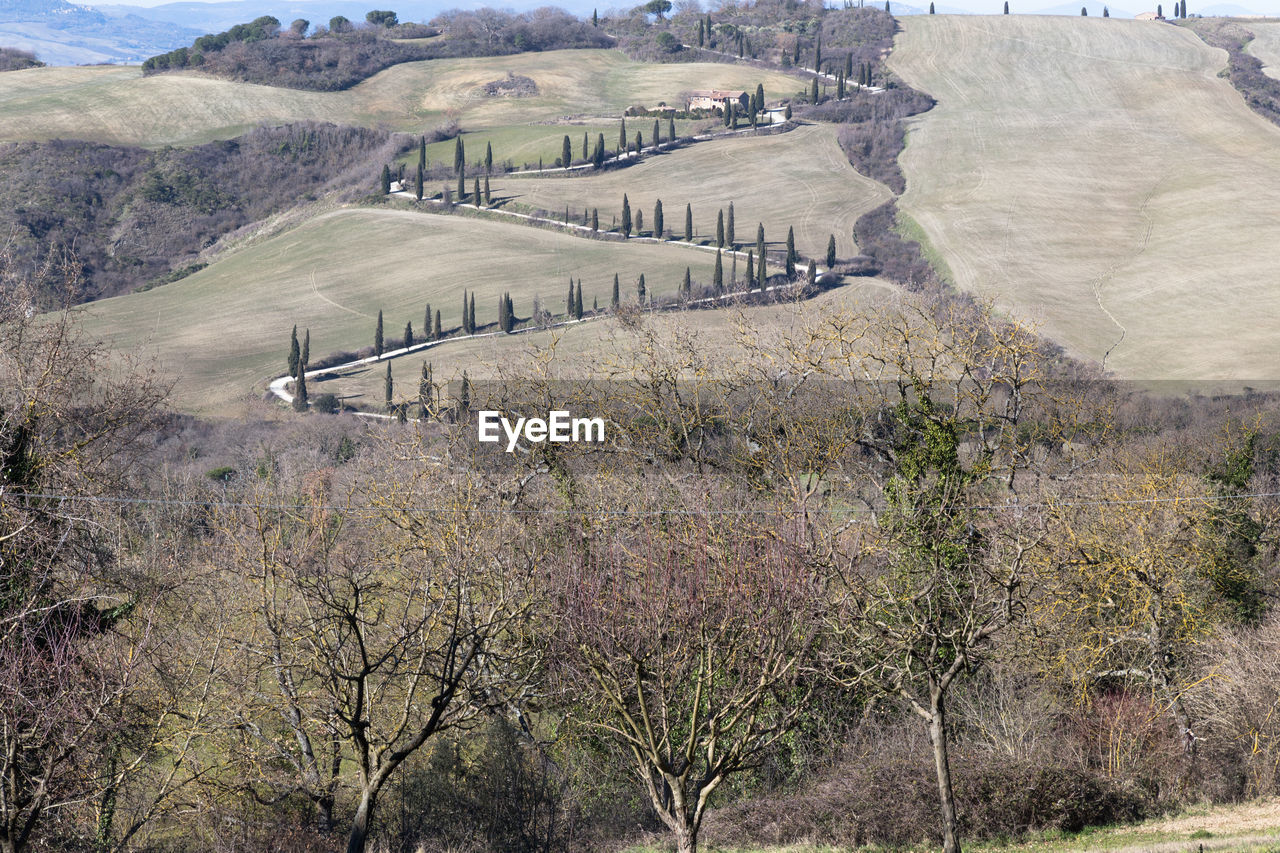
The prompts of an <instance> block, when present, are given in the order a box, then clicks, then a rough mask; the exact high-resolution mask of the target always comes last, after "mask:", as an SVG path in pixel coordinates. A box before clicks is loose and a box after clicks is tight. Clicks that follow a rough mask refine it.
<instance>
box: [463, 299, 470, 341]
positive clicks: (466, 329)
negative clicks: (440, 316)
mask: <svg viewBox="0 0 1280 853" xmlns="http://www.w3.org/2000/svg"><path fill="white" fill-rule="evenodd" d="M462 333H463V334H465V335H469V334H471V321H470V315H469V314H468V313H467V292H466V291H465V290H464V291H462Z"/></svg>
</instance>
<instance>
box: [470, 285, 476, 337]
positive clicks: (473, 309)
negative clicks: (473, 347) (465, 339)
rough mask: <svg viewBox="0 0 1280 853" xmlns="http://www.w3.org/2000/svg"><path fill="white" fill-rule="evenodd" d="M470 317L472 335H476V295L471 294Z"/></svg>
mask: <svg viewBox="0 0 1280 853" xmlns="http://www.w3.org/2000/svg"><path fill="white" fill-rule="evenodd" d="M470 316H471V334H473V335H474V334H475V333H476V295H475V294H474V293H473V294H471V309H470Z"/></svg>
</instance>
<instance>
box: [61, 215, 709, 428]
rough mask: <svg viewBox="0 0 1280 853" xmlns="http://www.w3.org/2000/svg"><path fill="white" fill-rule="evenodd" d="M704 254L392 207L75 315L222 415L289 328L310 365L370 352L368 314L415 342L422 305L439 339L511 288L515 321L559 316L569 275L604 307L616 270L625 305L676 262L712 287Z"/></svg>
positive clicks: (275, 353) (658, 284)
mask: <svg viewBox="0 0 1280 853" xmlns="http://www.w3.org/2000/svg"><path fill="white" fill-rule="evenodd" d="M713 264H714V255H713V254H711V253H709V252H703V251H698V250H695V249H690V248H681V247H677V246H660V245H656V244H651V243H632V244H625V245H624V244H620V243H608V242H603V241H594V240H587V239H582V238H576V237H570V236H566V235H563V234H559V233H555V232H551V231H545V230H540V229H537V228H530V227H526V226H522V225H515V224H507V223H499V222H486V221H478V220H474V219H464V218H460V217H448V216H432V215H428V214H421V213H413V212H406V211H391V210H345V211H338V212H335V213H331V214H326V215H323V216H319V217H317V218H315V219H313V220H310V221H308V222H306V223H304V224H302V225H301V226H299V227H298V228H296V229H294V230H291V231H287V232H285V233H283V234H280V235H278V236H275V237H273V238H271V239H268V240H265V241H263V242H261V243H258V244H257V245H253V246H251V247H249V248H246V249H243V250H241V251H239V252H237V253H236V254H233V255H230V256H228V257H226V258H225V259H223V260H220V261H218V262H217V263H214V264H212V265H211V266H209V267H208V268H207V269H204V270H202V271H200V272H199V273H196V274H195V275H192V276H190V277H188V278H186V279H183V280H182V281H179V282H175V283H174V284H169V285H165V286H164V287H160V288H157V289H155V290H151V291H148V292H145V293H135V294H130V295H128V296H122V297H117V298H115V299H107V300H103V301H101V302H96V303H92V304H90V305H88V306H86V307H85V325H86V327H87V330H88V332H89V333H90V334H91V335H93V336H97V337H100V338H102V339H104V340H105V341H106V342H107V343H108V344H109V345H110V346H111V347H112V348H113V349H117V350H122V351H129V352H138V353H142V354H144V355H149V354H154V356H155V358H156V361H157V365H158V367H159V368H160V370H161V371H162V372H163V373H165V374H167V375H170V376H172V377H174V378H175V379H180V384H179V385H178V386H177V388H176V392H175V397H174V400H173V403H174V405H175V406H177V407H178V408H181V409H184V410H188V411H196V412H205V413H211V412H222V411H226V407H227V406H228V404H230V403H232V402H233V401H235V400H238V399H243V398H245V397H246V396H247V395H252V394H260V393H261V392H262V390H263V388H264V387H265V382H266V381H267V380H269V379H270V378H272V377H273V376H275V375H278V374H279V373H282V372H283V369H284V365H285V359H286V355H287V353H288V343H289V330H290V328H291V327H292V326H293V324H294V323H297V324H298V329H299V336H301V335H302V330H303V329H306V328H310V329H311V354H312V360H313V361H315V360H318V359H319V358H320V357H322V356H324V355H325V354H326V353H329V352H332V351H335V350H348V349H358V348H360V347H364V346H369V345H371V344H372V343H373V330H374V325H375V319H376V317H377V314H378V311H379V310H382V311H383V312H384V325H385V334H386V336H387V337H388V338H391V337H399V336H400V335H401V333H402V332H403V330H404V326H405V323H406V322H412V323H413V326H414V329H415V330H416V332H417V333H418V334H421V333H422V331H423V330H422V323H423V312H424V310H425V308H426V305H427V303H431V305H432V308H433V309H440V310H441V311H442V314H443V318H442V319H443V325H444V327H445V328H446V329H448V328H451V327H456V326H458V325H459V324H460V320H461V313H462V308H461V306H462V291H463V289H464V288H465V289H467V290H470V291H472V292H473V293H475V295H476V315H477V320H478V321H479V322H480V323H481V324H484V323H488V322H493V321H494V320H495V319H496V316H497V302H498V296H499V294H501V293H503V292H510V293H511V296H512V299H513V301H514V302H515V308H516V312H517V314H519V315H520V316H527V315H528V314H529V311H530V308H531V305H532V301H533V298H534V297H535V295H540V296H541V298H542V299H543V300H544V301H545V302H546V303H547V304H548V305H549V306H551V307H552V309H553V310H556V311H562V310H563V305H564V299H565V295H566V294H567V291H568V287H569V284H568V282H569V278H570V276H572V277H574V278H581V279H582V282H583V290H584V295H585V303H586V305H587V307H588V308H589V307H590V306H591V303H592V298H593V297H596V298H599V299H600V301H601V303H602V304H605V305H607V304H608V302H609V297H610V293H611V290H612V284H613V275H614V272H615V271H616V272H618V273H621V278H622V291H623V293H624V294H626V295H627V296H628V297H630V298H632V299H634V293H635V284H634V282H635V279H636V277H637V276H638V275H639V274H640V273H641V272H643V273H645V277H646V286H647V289H648V292H649V293H650V294H652V295H655V296H657V295H661V294H664V293H672V292H674V291H675V289H676V288H677V287H678V285H679V283H680V280H681V278H682V277H683V275H684V270H685V267H686V266H691V267H692V269H693V276H694V278H695V280H703V281H709V280H710V277H711V269H712V265H713Z"/></svg>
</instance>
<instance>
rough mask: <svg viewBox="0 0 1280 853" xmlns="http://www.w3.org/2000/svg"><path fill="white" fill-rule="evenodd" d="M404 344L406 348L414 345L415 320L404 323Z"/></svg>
mask: <svg viewBox="0 0 1280 853" xmlns="http://www.w3.org/2000/svg"><path fill="white" fill-rule="evenodd" d="M404 345H405V348H406V349H407V348H409V347H411V346H413V321H412V320H410V321H409V322H408V323H405V324H404Z"/></svg>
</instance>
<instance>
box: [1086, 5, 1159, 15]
mask: <svg viewBox="0 0 1280 853" xmlns="http://www.w3.org/2000/svg"><path fill="white" fill-rule="evenodd" d="M1156 8H1157V9H1159V8H1160V7H1159V6H1157V7H1156ZM1156 14H1157V15H1159V14H1160V13H1159V12H1156ZM1080 17H1082V18H1087V17H1089V10H1088V9H1086V8H1085V7H1084V6H1081V7H1080Z"/></svg>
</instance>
